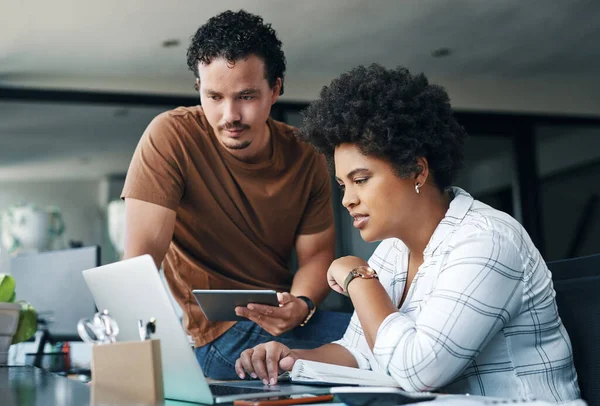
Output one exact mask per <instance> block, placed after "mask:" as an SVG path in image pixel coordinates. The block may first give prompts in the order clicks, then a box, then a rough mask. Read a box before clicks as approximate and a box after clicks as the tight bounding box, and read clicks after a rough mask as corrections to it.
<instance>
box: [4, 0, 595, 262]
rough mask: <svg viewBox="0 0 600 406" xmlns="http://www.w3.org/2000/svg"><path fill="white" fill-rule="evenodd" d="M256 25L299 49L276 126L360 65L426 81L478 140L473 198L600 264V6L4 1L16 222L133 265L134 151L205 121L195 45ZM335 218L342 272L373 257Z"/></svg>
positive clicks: (470, 147)
mask: <svg viewBox="0 0 600 406" xmlns="http://www.w3.org/2000/svg"><path fill="white" fill-rule="evenodd" d="M240 8H244V9H246V10H248V11H250V12H253V13H257V14H260V15H262V16H263V17H264V19H265V21H267V22H270V23H272V25H273V27H274V28H275V30H276V31H277V33H278V35H279V38H280V39H281V40H282V42H283V44H284V51H285V53H286V57H287V62H288V69H287V74H286V84H285V86H286V91H285V95H284V96H283V97H282V98H281V100H280V101H279V102H278V103H277V105H276V106H275V107H274V109H273V112H272V115H273V117H274V118H276V119H280V120H283V121H287V122H288V123H290V124H294V125H298V124H299V123H300V116H299V111H300V110H301V109H302V108H304V107H305V106H306V103H308V102H310V101H311V100H313V99H314V98H316V96H317V95H318V92H319V90H320V88H321V87H322V86H323V85H325V84H328V83H329V81H330V80H331V79H333V78H334V77H336V76H338V75H339V74H340V73H342V72H344V71H347V70H349V69H350V68H352V67H354V66H356V65H359V64H369V63H371V62H378V63H381V64H383V65H385V66H387V67H395V66H397V65H399V64H401V65H404V66H406V67H408V68H409V69H411V70H412V71H414V72H419V71H422V72H424V73H425V74H427V76H428V77H429V78H430V79H431V81H432V82H434V83H438V84H440V85H443V86H444V87H445V88H446V89H447V90H448V92H449V94H450V96H451V99H452V105H453V107H454V108H455V110H456V115H457V117H458V119H459V121H460V122H461V124H462V125H464V126H465V127H466V129H467V131H468V132H469V134H470V135H471V137H470V138H469V140H468V143H467V146H466V147H467V148H466V152H467V154H466V168H465V169H464V171H463V173H462V176H461V178H460V180H459V182H458V185H459V186H462V187H464V188H466V189H467V190H468V191H470V192H471V193H472V194H473V195H474V196H475V197H477V198H479V199H481V200H483V201H485V202H487V203H489V204H491V205H492V206H494V207H497V208H499V209H501V210H504V211H506V212H508V213H510V214H512V215H513V216H515V217H516V218H517V219H518V220H519V221H521V222H522V223H523V224H524V225H525V227H526V229H527V230H528V231H529V233H530V234H531V236H532V237H533V239H534V241H535V242H536V244H537V245H538V246H539V247H540V249H541V250H542V252H543V254H544V256H545V258H546V259H547V260H553V259H560V258H567V257H572V256H579V255H584V254H590V253H596V252H597V251H598V242H599V241H600V216H597V215H596V214H597V211H598V204H599V203H598V197H597V196H598V193H599V192H600V190H599V189H600V137H599V136H600V76H599V75H598V72H599V71H600V48H599V47H598V46H597V44H598V43H599V42H600V25H599V24H598V23H597V22H598V21H600V3H598V2H593V1H586V0H569V1H558V2H551V3H550V2H547V1H541V0H533V1H528V2H522V1H516V0H514V1H513V0H505V1H502V2H489V1H481V0H460V1H452V2H445V1H436V0H419V1H401V2H400V1H396V0H329V1H320V0H306V1H302V2H291V1H270V0H246V1H241V0H239V1H234V0H222V1H219V2H213V1H197V0H193V1H192V0H179V1H177V2H166V1H155V0H144V1H142V0H137V1H134V0H130V1H127V2H122V1H117V0H105V1H103V2H88V1H76V0H57V1H54V2H41V1H21V2H13V1H8V0H1V1H0V212H6V211H7V210H8V209H9V208H11V207H13V206H15V205H17V207H21V209H23V206H28V205H36V206H37V210H38V211H45V212H46V213H49V212H52V210H54V211H57V210H58V211H59V215H60V217H61V218H62V220H63V221H64V231H62V232H61V233H60V235H58V236H57V235H54V236H52V238H53V239H54V240H57V241H44V244H46V246H45V247H52V246H53V247H70V246H78V245H91V244H97V245H100V246H101V249H102V259H101V261H102V262H103V263H107V262H112V261H114V260H116V259H117V258H118V252H117V251H118V249H115V244H114V243H111V238H110V236H111V234H112V236H113V239H112V240H114V241H118V240H119V239H120V238H122V236H121V235H119V231H118V228H119V227H118V224H120V223H119V221H120V217H119V216H120V215H119V213H118V212H119V209H118V208H115V209H114V212H115V214H114V215H113V217H114V218H115V219H116V220H112V221H113V223H115V225H114V226H113V228H114V229H113V230H112V231H110V232H109V227H108V224H109V219H108V211H109V210H108V207H109V203H110V202H111V201H113V200H115V199H118V197H119V193H120V191H121V187H122V184H123V180H124V177H125V174H126V171H127V167H128V164H129V160H130V158H131V155H132V153H133V150H134V148H135V146H136V144H137V142H138V140H139V138H140V136H141V134H142V132H143V130H144V128H145V126H146V125H147V124H148V123H149V122H150V120H151V119H152V118H153V117H154V116H155V115H157V114H158V113H160V112H162V111H164V110H167V109H171V108H173V107H176V106H180V105H193V104H198V102H199V101H198V97H197V95H196V93H195V92H194V90H193V75H192V73H191V72H190V71H188V70H187V66H186V63H185V60H186V58H185V54H186V49H187V46H188V42H189V38H190V36H191V35H192V34H193V33H194V32H195V30H196V29H197V28H198V27H199V26H200V25H201V24H203V23H204V22H205V21H206V20H207V19H208V18H210V17H211V16H213V15H216V14H218V13H219V12H221V11H224V10H226V9H233V10H237V9H240ZM337 193H338V192H337V189H336V190H334V194H336V195H337ZM335 207H336V211H337V214H338V223H337V225H338V231H339V233H338V254H339V255H342V254H356V255H362V256H365V257H368V256H369V255H370V253H371V252H372V250H373V249H374V246H373V245H370V244H365V243H364V242H362V240H361V239H360V236H359V235H358V232H357V231H356V230H354V229H353V228H352V227H351V222H350V217H349V216H347V215H346V213H345V210H342V207H341V204H340V199H339V198H337V197H336V198H335ZM50 217H51V216H50ZM48 221H52V219H50V220H48ZM8 227H9V226H5V227H4V228H5V229H7V228H8ZM5 237H6V236H5ZM57 237H60V238H57ZM52 238H51V239H52ZM4 241H5V244H9V243H10V242H11V241H10V238H9V237H6V238H5V239H4ZM49 243H54V245H51V244H50V245H49Z"/></svg>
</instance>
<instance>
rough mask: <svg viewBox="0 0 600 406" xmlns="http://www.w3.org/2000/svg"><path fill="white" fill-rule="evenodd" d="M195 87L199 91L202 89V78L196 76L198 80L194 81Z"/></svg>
mask: <svg viewBox="0 0 600 406" xmlns="http://www.w3.org/2000/svg"><path fill="white" fill-rule="evenodd" d="M194 89H196V91H197V92H199V91H200V79H199V78H196V82H194Z"/></svg>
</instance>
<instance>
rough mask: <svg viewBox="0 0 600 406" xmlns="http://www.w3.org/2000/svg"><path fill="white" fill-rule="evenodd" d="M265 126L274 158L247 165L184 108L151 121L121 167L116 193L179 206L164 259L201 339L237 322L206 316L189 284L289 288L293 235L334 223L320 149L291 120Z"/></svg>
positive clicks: (199, 113) (199, 114) (197, 111)
mask: <svg viewBox="0 0 600 406" xmlns="http://www.w3.org/2000/svg"><path fill="white" fill-rule="evenodd" d="M268 125H269V128H270V130H271V140H272V141H271V142H272V151H273V154H272V157H271V158H270V159H269V160H267V161H264V162H260V163H256V164H249V163H245V162H242V161H239V160H238V159H236V158H234V157H233V156H232V155H231V154H230V153H229V152H227V150H226V149H225V148H224V147H223V146H222V145H221V144H220V143H219V141H218V140H217V138H216V137H215V134H214V132H213V130H212V128H211V127H210V125H209V123H208V121H207V120H206V118H205V116H204V112H203V110H202V107H200V106H195V107H180V108H177V109H175V110H171V111H168V112H165V113H162V114H160V115H159V116H157V117H156V118H155V119H154V120H153V121H152V122H151V123H150V125H149V126H148V128H147V129H146V131H145V133H144V135H143V136H142V138H141V140H140V142H139V144H138V146H137V148H136V150H135V153H134V155H133V159H132V161H131V164H130V166H129V171H128V172H127V179H126V180H125V187H124V189H123V193H122V195H121V197H122V198H133V199H138V200H143V201H146V202H151V203H154V204H158V205H161V206H164V207H167V208H169V209H172V210H175V211H176V212H177V220H176V223H175V231H174V234H173V240H172V241H171V244H170V245H169V249H168V252H167V255H166V257H165V261H164V263H163V266H164V271H165V276H166V279H167V282H168V283H169V287H170V288H171V291H172V292H173V295H174V297H175V299H176V300H177V302H178V303H179V305H180V306H181V308H182V309H183V311H184V323H185V326H186V328H187V330H188V331H189V333H190V334H191V335H192V337H193V338H194V341H195V344H196V345H197V346H202V345H205V344H207V343H209V342H211V341H213V340H214V339H216V338H217V337H219V336H220V335H221V334H223V333H224V332H225V331H227V329H229V328H230V327H231V326H233V325H234V324H235V323H234V322H216V323H215V322H209V321H208V320H206V318H205V317H204V315H203V313H202V311H201V310H200V308H199V307H198V305H197V302H196V300H195V298H194V297H193V295H192V289H274V290H277V291H289V290H290V287H291V284H292V279H293V275H292V273H291V272H290V270H289V269H288V261H289V258H290V254H291V251H292V248H293V246H294V242H295V239H296V236H297V235H299V234H314V233H317V232H320V231H324V230H325V229H327V228H328V227H329V226H331V225H332V224H333V211H332V206H331V196H330V193H331V190H330V180H329V173H328V171H327V167H326V164H325V160H324V157H323V156H322V155H320V154H318V153H316V152H315V151H314V150H313V149H312V147H310V146H309V145H307V144H304V143H302V142H300V141H298V140H297V139H296V138H295V137H294V131H295V128H293V127H290V126H288V125H286V124H284V123H280V122H277V121H274V120H271V119H269V120H268Z"/></svg>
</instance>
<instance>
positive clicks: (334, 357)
mask: <svg viewBox="0 0 600 406" xmlns="http://www.w3.org/2000/svg"><path fill="white" fill-rule="evenodd" d="M293 351H294V352H295V353H296V354H298V356H299V358H300V359H306V360H309V361H317V362H324V363H326V364H335V365H342V366H345V367H352V368H358V363H357V362H356V359H355V358H354V356H353V355H352V354H351V353H350V351H348V350H347V349H345V348H344V347H342V346H341V345H339V344H332V343H330V344H325V345H322V346H320V347H319V348H315V349H312V350H293Z"/></svg>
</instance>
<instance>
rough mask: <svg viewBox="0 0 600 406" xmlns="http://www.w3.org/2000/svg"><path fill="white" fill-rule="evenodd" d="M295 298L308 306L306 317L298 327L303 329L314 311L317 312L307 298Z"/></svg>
mask: <svg viewBox="0 0 600 406" xmlns="http://www.w3.org/2000/svg"><path fill="white" fill-rule="evenodd" d="M296 297H297V298H298V299H300V300H302V301H303V302H304V303H306V305H307V306H308V314H307V315H306V318H305V319H304V321H303V322H302V323H300V327H304V326H305V325H306V323H308V321H309V320H310V318H311V317H312V316H313V314H315V311H316V310H317V308H316V306H315V304H314V303H313V301H312V300H310V299H309V298H307V297H306V296H296Z"/></svg>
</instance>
